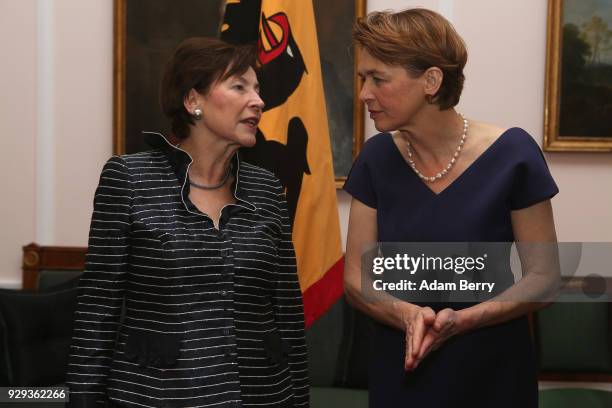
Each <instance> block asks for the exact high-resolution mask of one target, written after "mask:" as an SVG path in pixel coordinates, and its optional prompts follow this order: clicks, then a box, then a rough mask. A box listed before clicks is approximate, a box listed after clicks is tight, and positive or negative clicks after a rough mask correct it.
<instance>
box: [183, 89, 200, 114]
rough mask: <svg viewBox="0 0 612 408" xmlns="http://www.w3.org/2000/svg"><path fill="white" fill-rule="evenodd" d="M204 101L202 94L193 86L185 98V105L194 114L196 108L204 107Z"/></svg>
mask: <svg viewBox="0 0 612 408" xmlns="http://www.w3.org/2000/svg"><path fill="white" fill-rule="evenodd" d="M203 102H204V101H203V97H202V95H201V94H200V93H199V92H198V91H196V90H195V89H193V88H191V89H190V90H189V92H188V93H187V95H185V98H183V105H184V106H185V109H186V110H187V112H189V113H190V114H193V110H194V109H195V108H200V109H202V105H203Z"/></svg>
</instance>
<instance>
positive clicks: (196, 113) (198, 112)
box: [191, 108, 202, 120]
mask: <svg viewBox="0 0 612 408" xmlns="http://www.w3.org/2000/svg"><path fill="white" fill-rule="evenodd" d="M191 116H192V117H193V118H194V119H195V120H200V119H202V109H200V108H195V109H194V110H193V113H192V114H191Z"/></svg>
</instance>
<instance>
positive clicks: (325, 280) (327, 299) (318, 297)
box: [302, 257, 344, 328]
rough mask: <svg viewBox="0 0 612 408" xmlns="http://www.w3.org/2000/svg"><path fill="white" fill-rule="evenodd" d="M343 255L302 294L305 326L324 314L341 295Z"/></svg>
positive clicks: (308, 325)
mask: <svg viewBox="0 0 612 408" xmlns="http://www.w3.org/2000/svg"><path fill="white" fill-rule="evenodd" d="M343 272H344V257H342V258H340V259H339V260H338V261H337V262H336V263H335V264H334V266H332V267H331V268H329V270H328V271H327V272H325V275H323V277H322V278H321V279H319V280H318V281H316V282H315V283H313V284H312V285H311V286H310V287H309V288H308V289H307V290H306V292H304V293H303V294H302V298H303V300H304V313H305V315H304V323H305V325H306V328H308V327H310V325H311V324H312V323H313V322H314V321H315V320H317V319H318V318H319V316H321V315H323V314H325V312H327V310H328V309H329V308H330V307H331V306H332V305H333V304H334V303H336V301H337V300H338V299H339V298H340V296H342V292H343V291H344V284H343V277H342V274H343Z"/></svg>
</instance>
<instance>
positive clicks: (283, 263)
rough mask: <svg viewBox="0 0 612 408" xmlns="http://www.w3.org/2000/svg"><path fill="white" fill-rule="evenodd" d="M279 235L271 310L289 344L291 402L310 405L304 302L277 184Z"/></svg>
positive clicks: (285, 202)
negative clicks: (276, 273) (276, 270)
mask: <svg viewBox="0 0 612 408" xmlns="http://www.w3.org/2000/svg"><path fill="white" fill-rule="evenodd" d="M278 197H279V203H280V208H281V214H280V215H281V222H282V225H281V231H282V232H281V237H280V242H279V248H278V277H277V282H276V285H275V293H274V313H275V318H276V322H277V324H278V326H279V331H280V335H281V337H282V339H283V341H284V342H285V343H286V344H288V345H289V353H288V354H289V355H288V358H289V369H290V371H291V376H292V378H293V391H294V405H295V406H296V407H308V406H309V403H310V402H309V383H308V363H307V358H308V349H307V348H306V337H305V333H304V304H303V302H302V291H301V289H300V283H299V281H298V275H297V266H296V258H295V251H294V249H293V241H292V237H291V235H292V229H291V221H290V219H289V215H288V210H287V200H286V198H285V194H284V192H283V191H282V188H281V187H280V186H279V194H278Z"/></svg>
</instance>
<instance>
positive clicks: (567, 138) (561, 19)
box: [545, 0, 612, 151]
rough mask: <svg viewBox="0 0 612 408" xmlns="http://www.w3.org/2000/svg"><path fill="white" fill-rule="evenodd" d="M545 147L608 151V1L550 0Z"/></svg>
mask: <svg viewBox="0 0 612 408" xmlns="http://www.w3.org/2000/svg"><path fill="white" fill-rule="evenodd" d="M547 66H548V70H547V99H546V105H547V106H546V118H545V122H546V123H545V127H546V129H545V130H546V132H545V133H546V134H545V148H546V149H547V150H563V151H612V1H611V0H550V4H549V38H548V60H547Z"/></svg>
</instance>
